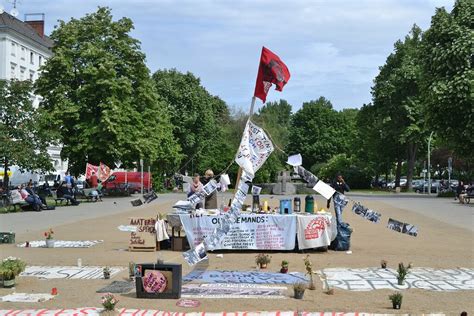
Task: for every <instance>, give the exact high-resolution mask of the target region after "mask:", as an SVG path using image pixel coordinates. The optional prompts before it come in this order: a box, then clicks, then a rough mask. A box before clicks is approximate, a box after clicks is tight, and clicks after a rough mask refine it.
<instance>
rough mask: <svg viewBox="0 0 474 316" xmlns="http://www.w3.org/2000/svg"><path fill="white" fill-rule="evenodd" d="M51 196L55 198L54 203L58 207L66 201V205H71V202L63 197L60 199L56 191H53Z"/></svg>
mask: <svg viewBox="0 0 474 316" xmlns="http://www.w3.org/2000/svg"><path fill="white" fill-rule="evenodd" d="M51 195H52V196H53V199H54V202H55V203H56V206H57V205H58V204H59V205H62V204H63V202H64V201H66V205H69V201H68V200H67V199H65V198H63V197H58V193H57V192H56V191H51Z"/></svg>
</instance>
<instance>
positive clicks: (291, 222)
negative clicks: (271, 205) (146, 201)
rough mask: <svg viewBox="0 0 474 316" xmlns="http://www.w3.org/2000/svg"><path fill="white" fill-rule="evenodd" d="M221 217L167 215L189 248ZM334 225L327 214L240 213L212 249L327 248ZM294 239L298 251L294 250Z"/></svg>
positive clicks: (197, 243) (331, 217)
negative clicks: (180, 228) (181, 232)
mask: <svg viewBox="0 0 474 316" xmlns="http://www.w3.org/2000/svg"><path fill="white" fill-rule="evenodd" d="M222 217H223V215H195V214H168V216H167V218H168V221H169V223H170V224H171V225H172V226H174V227H176V226H178V225H182V227H183V229H184V231H185V233H186V238H187V240H188V242H189V245H191V247H194V246H197V245H199V244H200V243H201V242H202V241H203V240H204V239H205V238H206V236H207V235H208V234H212V233H213V231H214V229H215V228H216V227H217V226H218V225H220V221H221V218H222ZM336 235H337V225H336V221H335V219H334V217H333V216H332V215H331V214H330V213H320V214H304V213H303V214H290V215H277V214H254V213H252V214H245V213H241V214H240V215H239V216H238V218H237V221H236V222H235V224H234V225H232V227H231V229H230V231H229V233H228V234H227V235H225V236H224V237H223V239H222V240H221V242H220V244H219V245H218V246H217V247H216V248H215V249H216V250H217V249H220V250H222V249H229V250H294V249H296V248H298V249H309V248H318V247H326V246H329V244H330V243H331V241H332V240H334V239H335V238H336ZM296 239H298V247H296Z"/></svg>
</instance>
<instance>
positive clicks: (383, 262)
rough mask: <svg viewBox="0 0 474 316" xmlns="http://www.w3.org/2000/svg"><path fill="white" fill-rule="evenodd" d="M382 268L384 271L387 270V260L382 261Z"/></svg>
mask: <svg viewBox="0 0 474 316" xmlns="http://www.w3.org/2000/svg"><path fill="white" fill-rule="evenodd" d="M380 266H381V267H382V269H387V261H386V260H382V261H380Z"/></svg>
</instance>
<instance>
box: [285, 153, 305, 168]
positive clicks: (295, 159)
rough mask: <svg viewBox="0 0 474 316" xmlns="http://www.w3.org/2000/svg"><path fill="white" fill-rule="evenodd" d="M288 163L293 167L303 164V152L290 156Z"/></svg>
mask: <svg viewBox="0 0 474 316" xmlns="http://www.w3.org/2000/svg"><path fill="white" fill-rule="evenodd" d="M286 163H287V164H289V165H290V166H293V167H298V166H301V165H302V164H303V157H301V154H297V155H292V156H289V157H288V161H287V162H286Z"/></svg>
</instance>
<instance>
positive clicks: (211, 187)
mask: <svg viewBox="0 0 474 316" xmlns="http://www.w3.org/2000/svg"><path fill="white" fill-rule="evenodd" d="M202 190H203V191H204V193H205V194H206V195H209V194H211V193H212V192H214V191H215V190H217V181H216V180H214V179H212V180H211V181H209V182H208V183H207V184H206V185H205V186H204V187H203V188H202Z"/></svg>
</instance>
